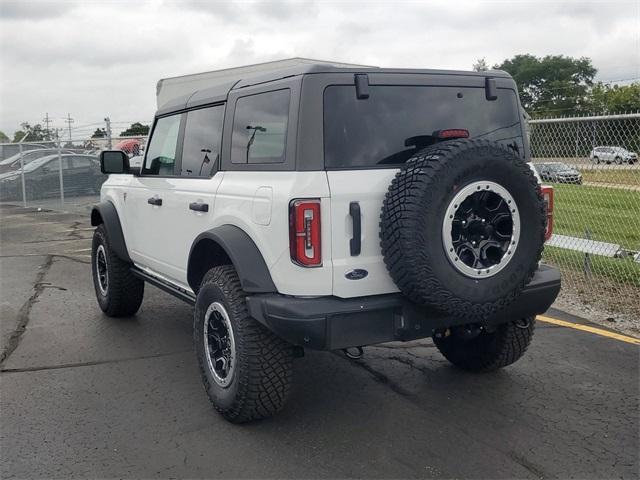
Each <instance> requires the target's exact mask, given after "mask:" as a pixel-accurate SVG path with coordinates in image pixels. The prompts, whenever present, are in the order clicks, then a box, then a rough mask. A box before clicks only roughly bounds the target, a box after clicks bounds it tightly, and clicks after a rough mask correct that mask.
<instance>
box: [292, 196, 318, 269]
mask: <svg viewBox="0 0 640 480" xmlns="http://www.w3.org/2000/svg"><path fill="white" fill-rule="evenodd" d="M321 243H322V241H321V235H320V200H319V199H315V198H312V199H298V200H292V201H291V203H290V204H289V249H290V251H291V260H292V261H293V262H294V263H297V264H298V265H300V266H302V267H319V266H321V265H322V248H321Z"/></svg>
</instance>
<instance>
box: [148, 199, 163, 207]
mask: <svg viewBox="0 0 640 480" xmlns="http://www.w3.org/2000/svg"><path fill="white" fill-rule="evenodd" d="M147 203H148V204H149V205H156V206H158V207H161V206H162V199H161V198H160V197H151V198H149V199H147Z"/></svg>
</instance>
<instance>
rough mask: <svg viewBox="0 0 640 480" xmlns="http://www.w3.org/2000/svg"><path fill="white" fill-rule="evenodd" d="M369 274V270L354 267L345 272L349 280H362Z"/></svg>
mask: <svg viewBox="0 0 640 480" xmlns="http://www.w3.org/2000/svg"><path fill="white" fill-rule="evenodd" d="M367 275H369V272H367V271H366V270H363V269H361V268H356V269H355V270H351V271H350V272H347V273H346V274H345V277H346V278H347V279H349V280H362V279H363V278H364V277H366V276H367Z"/></svg>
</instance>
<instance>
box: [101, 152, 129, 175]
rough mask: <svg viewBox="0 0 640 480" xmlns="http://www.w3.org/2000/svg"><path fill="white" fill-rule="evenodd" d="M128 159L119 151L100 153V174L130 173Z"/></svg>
mask: <svg viewBox="0 0 640 480" xmlns="http://www.w3.org/2000/svg"><path fill="white" fill-rule="evenodd" d="M130 170H131V169H130V168H129V157H128V156H127V154H126V153H124V152H123V151H121V150H104V151H102V152H100V171H101V172H102V173H106V174H109V173H131V172H130Z"/></svg>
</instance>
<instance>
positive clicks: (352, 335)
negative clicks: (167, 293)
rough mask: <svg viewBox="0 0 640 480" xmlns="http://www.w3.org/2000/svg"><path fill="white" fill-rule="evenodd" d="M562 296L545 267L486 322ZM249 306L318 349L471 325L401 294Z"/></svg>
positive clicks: (273, 299)
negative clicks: (515, 298)
mask: <svg viewBox="0 0 640 480" xmlns="http://www.w3.org/2000/svg"><path fill="white" fill-rule="evenodd" d="M559 291H560V272H559V271H558V270H557V269H555V268H552V267H549V266H546V265H543V266H541V267H540V268H539V269H538V271H537V272H536V273H535V275H534V277H533V279H532V280H531V282H530V283H529V284H528V285H527V287H526V288H525V290H524V291H523V292H522V294H521V295H520V297H518V299H517V300H516V301H515V302H514V303H513V304H511V305H510V306H508V307H507V308H506V309H505V310H503V311H501V312H499V313H498V314H496V315H495V316H493V317H491V318H489V319H487V320H486V321H485V322H484V323H486V324H499V323H504V322H508V321H510V320H513V319H518V318H523V317H528V316H532V315H537V314H540V313H544V312H545V311H546V310H547V309H548V308H549V307H550V306H551V304H552V303H553V301H554V300H555V299H556V297H557V296H558V292H559ZM247 304H248V307H249V313H250V314H251V316H252V317H253V318H255V319H256V320H258V321H259V322H260V323H262V324H264V325H265V326H266V327H267V328H269V329H270V330H271V331H273V332H274V333H276V334H277V335H279V336H280V337H282V338H283V339H285V340H286V341H288V342H290V343H292V344H294V345H300V346H304V347H307V348H312V349H317V350H335V349H340V348H347V347H353V346H362V345H372V344H376V343H383V342H390V341H394V340H401V341H407V340H415V339H418V338H425V337H430V336H431V335H432V334H433V331H434V330H436V329H439V328H445V327H452V326H456V325H464V324H465V323H469V321H468V320H466V319H464V318H457V317H452V316H450V315H447V314H444V313H442V312H439V311H437V310H433V309H430V308H425V307H421V306H419V305H416V304H414V303H412V302H410V301H408V300H407V299H406V298H405V297H404V296H403V295H401V294H399V293H393V294H387V295H374V296H370V297H358V298H349V299H344V298H338V297H313V298H301V297H289V296H286V295H280V294H272V293H269V294H260V295H252V296H249V297H247Z"/></svg>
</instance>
